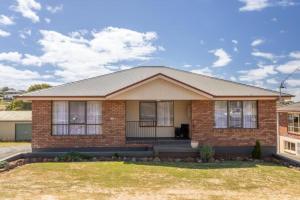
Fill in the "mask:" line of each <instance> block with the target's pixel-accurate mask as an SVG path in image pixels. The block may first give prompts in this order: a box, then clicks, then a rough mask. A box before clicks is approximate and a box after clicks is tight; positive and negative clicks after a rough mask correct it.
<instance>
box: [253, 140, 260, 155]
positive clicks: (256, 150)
mask: <svg viewBox="0 0 300 200" xmlns="http://www.w3.org/2000/svg"><path fill="white" fill-rule="evenodd" d="M252 158H255V159H260V158H261V147H260V142H259V140H256V143H255V146H254V148H253V151H252Z"/></svg>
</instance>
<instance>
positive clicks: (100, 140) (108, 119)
mask: <svg viewBox="0 0 300 200" xmlns="http://www.w3.org/2000/svg"><path fill="white" fill-rule="evenodd" d="M51 105H52V103H51V101H33V102H32V124H33V125H32V147H33V148H35V149H38V148H80V147H104V146H125V101H103V107H102V109H103V113H102V114H103V116H102V120H103V127H102V128H103V134H102V135H90V136H52V135H51V110H52V109H51Z"/></svg>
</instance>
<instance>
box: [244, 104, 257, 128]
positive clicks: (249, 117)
mask: <svg viewBox="0 0 300 200" xmlns="http://www.w3.org/2000/svg"><path fill="white" fill-rule="evenodd" d="M256 109H257V107H256V101H244V102H243V115H244V116H243V120H244V121H243V124H244V128H256V127H257V110H256Z"/></svg>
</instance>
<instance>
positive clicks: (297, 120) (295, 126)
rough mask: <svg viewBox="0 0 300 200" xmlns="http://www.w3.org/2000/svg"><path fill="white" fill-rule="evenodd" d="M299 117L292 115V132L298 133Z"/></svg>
mask: <svg viewBox="0 0 300 200" xmlns="http://www.w3.org/2000/svg"><path fill="white" fill-rule="evenodd" d="M298 124H299V115H298V114H294V132H299V127H298Z"/></svg>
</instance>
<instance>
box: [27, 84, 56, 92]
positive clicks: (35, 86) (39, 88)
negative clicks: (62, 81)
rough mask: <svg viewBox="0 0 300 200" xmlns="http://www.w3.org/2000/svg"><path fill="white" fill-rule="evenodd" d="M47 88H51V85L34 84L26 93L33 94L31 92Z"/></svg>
mask: <svg viewBox="0 0 300 200" xmlns="http://www.w3.org/2000/svg"><path fill="white" fill-rule="evenodd" d="M49 87H51V85H49V84H47V83H41V84H34V85H31V86H30V87H29V88H28V89H27V92H33V91H37V90H41V89H45V88H49Z"/></svg>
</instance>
